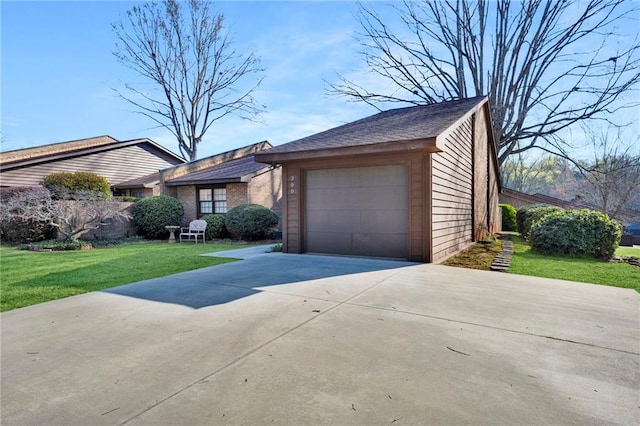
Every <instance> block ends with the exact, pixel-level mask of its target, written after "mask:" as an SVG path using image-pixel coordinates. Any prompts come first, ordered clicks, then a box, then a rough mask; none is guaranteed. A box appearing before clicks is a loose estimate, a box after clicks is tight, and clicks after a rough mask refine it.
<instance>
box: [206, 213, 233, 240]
mask: <svg viewBox="0 0 640 426" xmlns="http://www.w3.org/2000/svg"><path fill="white" fill-rule="evenodd" d="M202 220H204V221H206V222H207V230H206V231H205V233H204V238H205V239H206V240H208V241H211V240H215V239H218V238H226V237H227V236H229V233H228V232H227V227H226V226H225V224H224V215H222V214H207V215H204V216H202Z"/></svg>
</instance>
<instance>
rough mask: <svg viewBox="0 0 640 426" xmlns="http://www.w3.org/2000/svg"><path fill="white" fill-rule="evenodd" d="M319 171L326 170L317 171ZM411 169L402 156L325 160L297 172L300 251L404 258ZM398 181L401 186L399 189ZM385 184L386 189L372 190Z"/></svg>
mask: <svg viewBox="0 0 640 426" xmlns="http://www.w3.org/2000/svg"><path fill="white" fill-rule="evenodd" d="M348 170H351V171H353V173H350V172H347V171H348ZM323 171H327V172H328V173H327V174H324V173H317V172H323ZM340 171H343V172H344V173H340ZM409 172H410V170H409V165H408V163H407V162H406V161H401V162H398V161H395V162H384V163H382V164H353V165H340V166H334V165H328V166H325V167H313V168H306V169H304V170H303V171H301V176H300V177H301V178H303V179H302V180H303V182H301V185H304V196H303V197H301V198H302V200H301V201H302V206H301V207H302V209H301V210H302V211H301V213H302V214H301V216H302V218H303V221H304V224H303V229H304V231H303V247H304V251H305V252H313V253H326V254H338V255H348V256H365V257H384V258H397V259H408V258H409V252H410V247H409V246H410V243H409V235H410V217H409V213H410V212H409V203H408V197H409V187H410V179H409ZM312 178H313V179H314V180H313V181H311V179H312ZM376 179H379V182H377V183H379V184H380V186H377V185H376ZM371 182H373V183H371ZM310 184H311V185H313V186H314V187H313V188H310V187H309V185H310ZM327 185H328V186H327ZM400 185H401V186H402V191H398V189H399V188H400ZM325 186H326V187H325ZM385 187H386V188H387V190H386V191H384V190H383V191H378V190H377V189H376V188H385ZM308 197H313V198H312V199H309V198H308ZM331 203H335V204H331ZM359 206H361V207H362V208H361V209H359V208H358V207H359ZM385 206H386V207H387V208H384V207H385ZM314 216H315V218H314ZM312 218H313V219H312ZM381 230H385V231H386V232H380V231H381Z"/></svg>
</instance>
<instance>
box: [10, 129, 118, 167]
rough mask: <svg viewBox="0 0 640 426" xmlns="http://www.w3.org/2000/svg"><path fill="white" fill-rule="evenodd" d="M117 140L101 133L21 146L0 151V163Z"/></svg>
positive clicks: (85, 147) (77, 149)
mask: <svg viewBox="0 0 640 426" xmlns="http://www.w3.org/2000/svg"><path fill="white" fill-rule="evenodd" d="M117 142H118V140H117V139H115V138H113V137H111V136H109V135H101V136H94V137H90V138H83V139H74V140H71V141H65V142H56V143H50V144H46V145H39V146H34V147H30V148H21V149H15V150H11V151H4V152H2V156H1V157H0V164H2V163H14V162H18V161H26V160H35V159H36V158H41V157H48V156H51V155H55V154H62V153H68V152H74V151H79V150H82V149H87V148H94V147H98V146H102V145H110V144H114V143H117Z"/></svg>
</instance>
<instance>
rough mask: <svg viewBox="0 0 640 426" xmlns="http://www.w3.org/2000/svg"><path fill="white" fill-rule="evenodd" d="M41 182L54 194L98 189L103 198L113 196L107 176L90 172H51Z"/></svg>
mask: <svg viewBox="0 0 640 426" xmlns="http://www.w3.org/2000/svg"><path fill="white" fill-rule="evenodd" d="M40 184H41V185H42V186H44V187H46V188H47V189H48V190H49V191H51V193H52V194H55V193H57V192H60V191H65V192H75V191H96V192H99V193H101V194H102V198H105V199H106V198H110V197H111V185H110V184H109V181H107V179H106V178H104V177H102V176H99V175H97V174H95V173H89V172H73V173H71V172H60V173H51V174H50V175H47V176H45V177H44V178H42V181H41V182H40Z"/></svg>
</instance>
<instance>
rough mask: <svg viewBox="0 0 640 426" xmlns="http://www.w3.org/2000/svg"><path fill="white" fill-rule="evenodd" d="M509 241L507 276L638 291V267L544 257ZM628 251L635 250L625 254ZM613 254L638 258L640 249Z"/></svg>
mask: <svg viewBox="0 0 640 426" xmlns="http://www.w3.org/2000/svg"><path fill="white" fill-rule="evenodd" d="M513 242H514V253H513V258H512V261H511V267H510V268H509V269H508V271H507V272H509V273H511V274H520V275H531V276H534V277H543V278H556V279H561V280H569V281H578V282H583V283H591V284H602V285H608V286H613V287H623V288H632V289H635V290H636V291H638V292H640V268H638V267H636V266H631V265H629V264H626V263H612V262H607V261H603V260H597V259H591V258H583V257H569V256H550V255H544V254H540V253H536V252H534V251H532V250H531V247H530V246H529V244H527V243H526V242H525V241H524V240H523V239H522V238H520V237H513ZM630 250H635V251H631V252H630V253H628V251H630ZM616 254H617V255H625V256H640V250H637V249H624V248H622V249H618V250H617V251H616Z"/></svg>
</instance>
